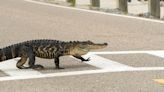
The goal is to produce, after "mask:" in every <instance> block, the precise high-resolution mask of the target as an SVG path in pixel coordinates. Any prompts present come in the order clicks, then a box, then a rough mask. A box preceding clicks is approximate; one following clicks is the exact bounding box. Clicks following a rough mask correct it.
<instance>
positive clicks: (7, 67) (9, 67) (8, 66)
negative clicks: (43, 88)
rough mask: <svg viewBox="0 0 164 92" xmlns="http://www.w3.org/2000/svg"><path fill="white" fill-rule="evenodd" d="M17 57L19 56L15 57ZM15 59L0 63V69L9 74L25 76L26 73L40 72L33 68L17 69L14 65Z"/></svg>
mask: <svg viewBox="0 0 164 92" xmlns="http://www.w3.org/2000/svg"><path fill="white" fill-rule="evenodd" d="M16 59H19V58H16ZM16 59H11V60H7V61H4V62H1V63H0V70H2V71H3V72H5V73H6V74H8V75H10V76H26V75H38V74H41V73H40V72H38V71H36V70H33V69H18V68H17V67H16V63H17V61H16Z"/></svg>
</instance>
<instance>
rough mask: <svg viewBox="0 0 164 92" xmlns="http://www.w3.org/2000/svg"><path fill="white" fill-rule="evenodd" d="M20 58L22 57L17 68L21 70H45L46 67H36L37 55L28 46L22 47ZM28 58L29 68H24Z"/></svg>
mask: <svg viewBox="0 0 164 92" xmlns="http://www.w3.org/2000/svg"><path fill="white" fill-rule="evenodd" d="M19 56H21V59H20V60H19V61H18V63H17V67H18V68H20V69H28V68H32V69H43V68H44V67H43V66H42V65H35V54H34V52H33V49H32V48H31V47H28V46H22V47H21V48H20V53H19ZM27 58H29V63H28V64H29V67H24V66H23V64H25V62H26V61H27Z"/></svg>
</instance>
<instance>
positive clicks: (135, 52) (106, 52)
mask: <svg viewBox="0 0 164 92" xmlns="http://www.w3.org/2000/svg"><path fill="white" fill-rule="evenodd" d="M163 52H164V50H145V51H105V52H89V53H88V54H102V55H103V54H142V53H145V54H151V53H152V54H153V53H154V54H156V53H163Z"/></svg>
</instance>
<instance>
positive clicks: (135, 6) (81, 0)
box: [35, 0, 164, 18]
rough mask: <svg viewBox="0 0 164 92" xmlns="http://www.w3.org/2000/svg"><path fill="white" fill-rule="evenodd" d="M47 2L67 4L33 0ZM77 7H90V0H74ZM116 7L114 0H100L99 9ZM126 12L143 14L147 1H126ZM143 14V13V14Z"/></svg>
mask: <svg viewBox="0 0 164 92" xmlns="http://www.w3.org/2000/svg"><path fill="white" fill-rule="evenodd" d="M35 1H42V2H48V3H55V4H59V5H64V6H69V4H68V3H67V2H66V0H35ZM75 7H77V8H83V9H90V0H76V6H75ZM116 8H117V3H116V0H110V1H109V0H100V11H104V12H110V13H118V11H115V10H113V9H116ZM128 12H129V14H130V15H139V14H141V15H142V14H145V13H147V12H148V2H139V1H138V0H132V2H129V3H128ZM144 16H145V15H144ZM161 18H164V2H161Z"/></svg>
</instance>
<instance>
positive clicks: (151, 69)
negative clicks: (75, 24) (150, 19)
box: [0, 67, 164, 81]
mask: <svg viewBox="0 0 164 92" xmlns="http://www.w3.org/2000/svg"><path fill="white" fill-rule="evenodd" d="M155 70H164V67H141V68H134V69H127V70H111V69H99V70H85V71H73V72H62V73H50V74H42V75H26V76H11V77H10V76H9V77H0V81H9V80H22V79H35V78H50V77H60V76H75V75H86V74H99V73H110V72H135V71H155Z"/></svg>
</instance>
